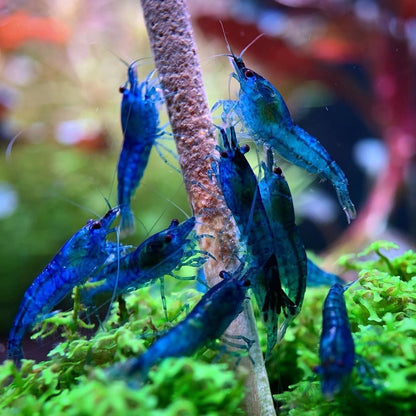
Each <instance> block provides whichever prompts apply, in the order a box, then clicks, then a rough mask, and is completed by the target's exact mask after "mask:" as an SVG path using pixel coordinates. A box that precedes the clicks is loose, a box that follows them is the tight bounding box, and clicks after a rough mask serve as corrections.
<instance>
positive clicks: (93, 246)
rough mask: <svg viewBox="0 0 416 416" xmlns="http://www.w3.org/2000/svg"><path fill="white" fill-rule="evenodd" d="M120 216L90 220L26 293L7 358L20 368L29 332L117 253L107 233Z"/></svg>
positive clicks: (113, 212)
mask: <svg viewBox="0 0 416 416" xmlns="http://www.w3.org/2000/svg"><path fill="white" fill-rule="evenodd" d="M118 213H119V209H118V208H114V209H111V210H110V211H108V212H107V214H106V215H105V216H104V217H103V218H101V219H100V220H98V221H94V220H89V221H88V222H87V224H86V225H85V226H84V227H82V228H81V229H80V230H79V231H77V232H76V233H75V234H74V235H73V236H72V237H71V238H70V239H69V240H68V241H67V242H66V243H65V244H64V245H63V246H62V248H61V249H60V250H59V251H58V253H57V254H56V255H55V257H54V258H53V259H52V260H51V262H50V263H49V264H48V265H47V266H46V267H45V268H44V269H43V271H42V272H41V273H40V274H39V276H38V277H36V279H35V280H34V281H33V283H32V284H31V285H30V286H29V288H28V289H27V290H26V292H25V294H24V296H23V300H22V302H21V304H20V307H19V310H18V313H17V315H16V318H15V320H14V323H13V326H12V328H11V330H10V334H9V340H8V347H7V348H8V358H11V359H13V360H14V362H15V363H16V365H20V360H21V359H22V358H23V351H22V339H23V337H24V335H25V334H26V332H27V331H28V330H29V329H30V328H31V327H32V326H33V325H34V324H36V323H37V322H38V321H39V320H41V319H42V317H43V316H45V315H46V314H47V313H48V312H50V311H51V309H52V308H53V307H54V306H55V305H56V304H58V303H59V302H60V301H61V300H62V299H63V298H64V297H65V296H66V295H67V294H68V293H69V292H70V291H71V289H73V288H74V287H75V286H78V285H81V284H83V283H84V282H85V281H86V280H87V279H88V277H90V276H91V275H92V274H93V273H94V272H95V271H96V270H97V269H98V268H99V267H100V266H101V265H102V264H103V263H104V261H105V260H106V258H107V256H108V255H109V254H110V252H112V251H113V250H114V247H112V246H111V245H110V249H109V248H108V247H107V242H106V236H107V234H109V233H111V232H113V231H115V229H110V226H111V224H112V223H113V221H114V219H115V218H116V216H117V215H118Z"/></svg>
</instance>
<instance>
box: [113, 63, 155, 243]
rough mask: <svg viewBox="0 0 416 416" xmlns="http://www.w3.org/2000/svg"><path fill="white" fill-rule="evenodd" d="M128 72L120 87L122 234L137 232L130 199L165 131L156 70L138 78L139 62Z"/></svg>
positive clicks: (120, 198) (119, 199) (119, 198)
mask: <svg viewBox="0 0 416 416" xmlns="http://www.w3.org/2000/svg"><path fill="white" fill-rule="evenodd" d="M127 74H128V80H127V82H126V84H125V85H124V86H123V87H121V88H120V92H121V93H122V94H123V98H122V101H121V126H122V129H123V136H124V140H123V148H122V150H121V153H120V158H119V161H118V166H117V178H118V203H119V206H120V210H121V213H120V215H121V219H120V235H121V236H126V235H130V234H132V233H133V232H134V216H133V213H132V211H131V208H130V200H131V197H132V195H133V193H134V191H135V190H136V188H137V186H138V185H139V183H140V180H141V178H142V176H143V173H144V170H145V168H146V166H147V163H148V161H149V156H150V151H151V150H152V147H153V145H154V143H155V141H156V138H157V137H158V136H159V135H160V134H161V130H160V128H159V111H158V104H159V103H161V102H162V97H161V96H160V94H159V92H158V90H157V88H156V87H155V86H154V85H153V86H152V85H151V84H150V77H151V76H152V75H153V71H152V72H151V73H150V74H149V75H148V76H147V78H146V79H145V81H143V82H142V83H139V81H138V79H137V71H136V67H135V63H133V64H131V65H130V66H129V67H128V70H127Z"/></svg>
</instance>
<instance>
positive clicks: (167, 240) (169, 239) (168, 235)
mask: <svg viewBox="0 0 416 416" xmlns="http://www.w3.org/2000/svg"><path fill="white" fill-rule="evenodd" d="M172 239H173V237H172V235H171V234H166V236H165V243H170V242H171V241H172Z"/></svg>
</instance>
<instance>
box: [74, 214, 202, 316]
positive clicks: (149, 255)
mask: <svg viewBox="0 0 416 416" xmlns="http://www.w3.org/2000/svg"><path fill="white" fill-rule="evenodd" d="M194 226H195V218H194V217H192V218H189V219H188V220H186V221H184V222H183V223H182V224H179V222H178V221H177V220H173V221H172V222H171V224H170V225H169V227H168V228H166V229H165V230H163V231H160V232H158V233H156V234H154V235H152V236H151V237H149V238H148V239H147V240H145V241H144V242H143V243H141V244H140V245H139V246H138V247H137V249H136V250H134V251H133V252H131V253H129V254H127V255H126V256H124V257H121V258H120V259H119V261H113V262H112V263H110V264H108V265H107V266H105V267H103V268H102V269H101V270H100V272H99V273H98V274H97V275H96V276H94V277H93V278H92V279H90V280H89V282H96V283H97V285H88V286H85V287H83V288H82V289H81V297H82V299H83V301H84V302H85V303H86V304H88V305H92V303H93V302H92V299H93V298H94V297H96V296H97V295H99V294H110V295H111V294H114V295H120V294H123V293H126V292H127V291H129V290H134V289H139V288H141V287H144V286H147V285H150V284H152V283H154V282H155V281H156V280H157V279H162V278H163V276H165V275H167V274H172V273H173V271H174V270H175V269H177V268H178V267H180V266H184V265H191V266H195V267H199V266H201V265H202V264H203V263H204V261H205V260H206V258H205V257H200V258H193V259H191V260H190V261H187V260H184V259H185V258H188V257H190V255H194V254H198V253H199V251H198V250H195V249H193V248H191V245H192V244H193V243H194V239H192V238H189V234H190V233H191V231H192V230H193V228H194ZM200 253H202V254H205V253H203V252H200ZM162 299H163V302H164V308H165V299H164V295H163V285H162Z"/></svg>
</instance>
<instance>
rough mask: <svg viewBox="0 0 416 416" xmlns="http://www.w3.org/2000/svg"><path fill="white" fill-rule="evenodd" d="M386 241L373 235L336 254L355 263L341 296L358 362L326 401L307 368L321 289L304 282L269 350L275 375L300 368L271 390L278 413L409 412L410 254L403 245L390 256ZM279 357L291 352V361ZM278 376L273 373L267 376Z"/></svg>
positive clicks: (412, 377) (412, 362)
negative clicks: (287, 324) (290, 320)
mask: <svg viewBox="0 0 416 416" xmlns="http://www.w3.org/2000/svg"><path fill="white" fill-rule="evenodd" d="M394 248H397V246H395V245H393V244H392V243H387V242H376V243H373V244H372V245H371V246H370V247H369V248H368V249H366V250H365V251H363V252H362V253H359V254H358V255H356V256H353V255H351V256H344V257H343V258H342V259H341V262H342V264H343V265H344V266H346V267H348V268H349V269H351V270H360V271H359V282H358V283H357V284H355V285H353V286H351V287H350V288H349V289H348V290H347V291H346V292H345V300H346V305H347V309H348V315H349V319H350V323H351V330H352V333H353V337H354V342H355V347H356V352H357V354H359V355H360V356H362V357H363V358H364V359H365V361H362V360H359V361H358V362H357V364H356V369H355V370H354V372H353V376H352V378H351V380H350V382H349V384H348V385H347V386H345V389H344V391H343V392H342V393H341V394H340V395H338V396H337V397H336V398H335V399H334V400H333V401H332V402H328V401H326V400H325V399H324V398H323V397H322V395H321V393H320V386H319V382H318V381H317V377H316V376H315V375H314V373H313V367H314V365H317V364H318V363H319V362H318V361H319V358H318V343H319V335H320V331H319V330H318V329H319V328H320V327H321V311H320V308H321V305H322V304H323V300H324V298H325V296H326V294H327V292H328V289H308V291H307V296H306V299H305V302H304V306H303V309H302V313H301V315H300V316H299V319H298V321H297V322H295V323H294V325H293V326H292V327H291V328H290V332H289V336H288V337H287V338H286V339H285V341H284V343H282V345H281V347H280V349H279V350H278V351H276V353H275V354H277V355H279V356H280V367H279V368H280V370H281V371H282V373H281V374H283V379H286V376H284V375H285V374H289V373H292V374H297V375H299V374H300V377H298V379H297V380H295V381H293V377H292V378H290V377H288V376H287V378H288V379H289V380H290V382H291V383H292V385H291V386H290V387H289V388H288V389H286V387H285V386H284V388H283V390H284V391H283V392H281V393H279V394H277V395H275V399H276V400H277V402H278V406H279V409H280V414H283V415H284V414H290V415H327V414H331V415H356V414H366V415H385V414H397V415H399V414H400V415H411V414H414V411H415V410H416V276H415V273H414V271H415V270H416V269H415V264H416V253H414V252H412V251H409V252H406V253H404V254H403V255H401V256H398V257H396V258H394V259H392V260H390V259H389V258H388V257H387V256H386V255H384V254H383V253H382V250H386V249H388V250H391V249H394ZM368 256H370V258H368ZM364 257H367V258H364ZM363 267H364V269H363ZM285 357H292V366H290V364H289V362H288V361H286V359H285ZM293 357H294V358H295V359H294V360H293ZM276 371H277V369H276ZM278 380H279V378H278V377H275V381H274V383H277V382H278Z"/></svg>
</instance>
